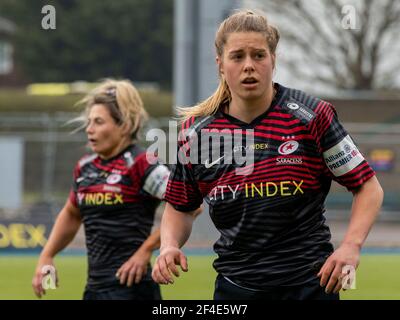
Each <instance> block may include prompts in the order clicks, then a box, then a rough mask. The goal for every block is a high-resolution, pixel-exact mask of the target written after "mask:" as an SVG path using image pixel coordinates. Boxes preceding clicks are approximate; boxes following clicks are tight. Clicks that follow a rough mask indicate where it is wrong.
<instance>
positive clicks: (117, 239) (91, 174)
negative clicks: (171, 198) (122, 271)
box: [69, 145, 169, 289]
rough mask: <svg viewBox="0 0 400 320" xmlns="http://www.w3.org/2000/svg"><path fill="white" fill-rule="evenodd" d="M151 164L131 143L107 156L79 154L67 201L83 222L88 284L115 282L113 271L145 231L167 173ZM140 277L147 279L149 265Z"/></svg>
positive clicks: (97, 286) (148, 229) (147, 232)
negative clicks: (83, 155) (74, 208)
mask: <svg viewBox="0 0 400 320" xmlns="http://www.w3.org/2000/svg"><path fill="white" fill-rule="evenodd" d="M153 160H156V159H154V158H153ZM151 162H152V163H155V164H150V163H149V161H148V160H147V158H146V152H145V151H144V150H142V149H141V148H140V147H139V146H137V145H131V146H129V147H128V148H126V149H125V150H123V151H122V152H120V153H119V154H118V155H116V156H114V157H113V158H111V159H108V160H103V159H101V158H100V157H99V156H98V155H97V154H93V155H89V156H85V157H83V158H82V159H81V160H80V161H79V162H78V164H77V165H76V167H75V170H74V181H73V186H72V189H71V191H70V197H69V199H70V201H71V202H72V204H74V205H75V206H76V207H77V208H79V211H80V214H81V216H82V221H83V224H84V230H85V236H86V247H87V252H88V273H89V275H88V284H87V285H88V287H89V288H93V289H101V288H107V287H109V286H112V285H115V284H117V283H118V282H119V281H118V280H117V279H116V278H115V273H116V272H117V270H118V269H119V268H120V267H121V266H122V264H123V263H125V262H126V261H127V260H128V259H129V258H130V257H131V256H132V254H133V253H134V252H135V251H136V250H137V249H138V248H139V247H140V246H141V244H142V243H143V242H144V241H145V240H146V239H147V237H148V236H149V235H150V232H151V228H152V226H153V222H154V215H155V210H156V208H157V206H158V204H159V202H160V200H161V199H163V196H164V193H165V188H166V185H167V181H168V175H169V169H168V168H167V167H166V166H164V165H161V164H158V163H157V162H153V161H151ZM143 280H151V271H150V268H149V270H148V273H147V275H146V276H145V277H143Z"/></svg>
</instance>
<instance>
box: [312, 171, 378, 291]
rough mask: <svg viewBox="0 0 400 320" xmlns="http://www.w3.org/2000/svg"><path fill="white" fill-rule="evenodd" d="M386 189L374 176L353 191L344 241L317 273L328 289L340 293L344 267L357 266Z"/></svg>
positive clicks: (322, 285)
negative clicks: (383, 188)
mask: <svg viewBox="0 0 400 320" xmlns="http://www.w3.org/2000/svg"><path fill="white" fill-rule="evenodd" d="M382 201H383V190H382V187H381V185H380V183H379V181H378V179H377V178H376V177H375V176H374V177H372V178H370V179H369V180H367V181H366V182H365V183H364V184H363V185H362V186H361V187H360V188H359V189H358V190H357V191H355V192H353V205H352V209H351V217H350V222H349V226H348V229H347V232H346V234H345V237H344V239H343V241H342V243H341V245H340V246H339V247H338V248H337V249H336V250H335V251H334V252H333V253H332V255H331V256H330V257H329V258H328V259H327V260H326V262H325V263H324V265H323V266H322V268H321V270H320V271H319V273H318V277H320V278H321V281H320V285H321V287H325V286H326V288H325V291H326V292H327V293H330V292H334V293H338V292H339V291H340V289H341V288H342V283H341V279H342V276H343V275H344V274H343V273H342V271H343V267H345V266H352V267H354V269H356V268H357V267H358V264H359V260H360V251H361V247H362V245H363V244H364V241H365V239H366V238H367V236H368V233H369V231H370V230H371V227H372V225H373V223H374V221H375V219H376V217H377V215H378V213H379V210H380V208H381V205H382Z"/></svg>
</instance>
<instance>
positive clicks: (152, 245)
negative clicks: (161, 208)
mask: <svg viewBox="0 0 400 320" xmlns="http://www.w3.org/2000/svg"><path fill="white" fill-rule="evenodd" d="M159 247H160V228H157V229H155V230H154V232H152V233H151V234H150V236H149V237H148V238H147V239H146V240H145V241H144V242H143V244H142V245H141V246H140V249H142V250H146V251H149V252H153V251H154V250H156V249H158V248H159Z"/></svg>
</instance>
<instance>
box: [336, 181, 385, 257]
mask: <svg viewBox="0 0 400 320" xmlns="http://www.w3.org/2000/svg"><path fill="white" fill-rule="evenodd" d="M382 201H383V190H382V188H381V186H380V184H379V182H378V180H377V179H376V177H373V178H371V179H369V180H368V181H367V182H365V183H364V185H363V186H362V187H361V189H360V190H359V191H358V192H357V193H355V194H354V198H353V205H352V210H351V211H352V212H351V217H350V223H349V227H348V230H347V232H346V235H345V237H344V239H343V243H346V244H351V245H355V246H357V247H358V248H359V249H361V247H362V245H363V244H364V241H365V239H366V238H367V236H368V233H369V231H370V229H371V227H372V225H373V223H374V221H375V219H376V217H377V215H378V213H379V210H380V208H381V205H382Z"/></svg>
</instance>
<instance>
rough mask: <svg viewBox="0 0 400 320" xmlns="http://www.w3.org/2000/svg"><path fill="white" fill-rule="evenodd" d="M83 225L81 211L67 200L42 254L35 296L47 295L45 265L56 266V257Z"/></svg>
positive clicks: (38, 264)
mask: <svg viewBox="0 0 400 320" xmlns="http://www.w3.org/2000/svg"><path fill="white" fill-rule="evenodd" d="M81 223H82V218H81V215H80V212H79V209H78V208H76V207H75V206H74V205H73V204H72V203H71V201H70V200H67V202H66V204H65V206H64V208H63V209H62V210H61V212H60V213H59V215H58V216H57V219H56V221H55V223H54V226H53V229H52V231H51V233H50V237H49V239H48V241H47V243H46V245H45V246H44V248H43V250H42V253H41V254H40V257H39V260H38V263H37V266H36V271H35V275H34V277H33V280H32V287H33V291H34V292H35V294H36V295H37V296H38V297H39V298H40V297H41V296H42V295H43V294H45V290H44V288H43V287H42V279H43V276H44V274H43V272H42V268H43V266H45V265H51V266H54V263H53V258H54V256H55V255H56V254H57V253H58V252H60V251H61V250H62V249H64V248H65V247H66V246H67V245H68V244H69V243H70V242H71V241H72V240H73V239H74V237H75V235H76V233H77V232H78V230H79V227H80V225H81Z"/></svg>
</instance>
